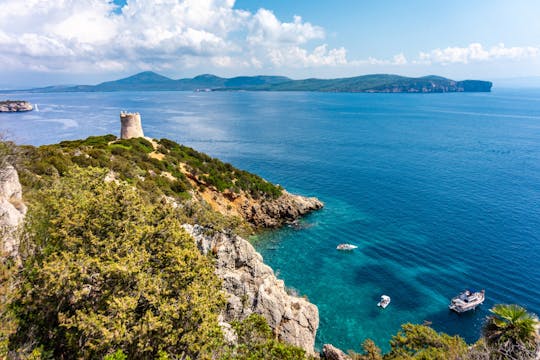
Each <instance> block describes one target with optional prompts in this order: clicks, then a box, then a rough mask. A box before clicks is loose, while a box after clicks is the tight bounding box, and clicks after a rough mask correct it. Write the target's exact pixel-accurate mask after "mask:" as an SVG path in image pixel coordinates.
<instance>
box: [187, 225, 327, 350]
mask: <svg viewBox="0 0 540 360" xmlns="http://www.w3.org/2000/svg"><path fill="white" fill-rule="evenodd" d="M184 229H185V230H186V231H187V232H188V233H189V234H190V235H191V236H192V237H193V238H194V239H195V241H196V242H197V246H198V248H199V250H200V251H201V252H202V253H204V254H208V253H211V254H213V255H214V256H215V258H216V274H217V275H218V276H219V277H220V278H221V279H222V280H223V290H224V291H225V292H226V293H227V294H228V301H227V307H226V309H225V311H224V313H223V314H222V316H223V319H224V321H226V322H230V321H233V320H242V319H244V318H246V317H248V316H249V315H250V314H252V313H257V314H260V315H262V316H263V317H264V318H265V319H266V321H267V322H268V325H270V327H271V328H272V330H273V331H274V333H275V334H276V335H277V337H278V338H279V339H280V340H282V341H284V342H287V343H289V344H293V345H296V346H299V347H301V348H303V349H304V350H306V351H307V352H308V353H309V354H314V345H315V335H316V333H317V328H318V327H319V310H318V309H317V306H315V305H314V304H312V303H310V302H309V301H307V300H306V299H304V298H301V297H297V296H292V295H289V294H288V293H287V290H286V288H285V284H284V282H283V280H279V279H277V278H276V276H275V275H274V271H273V270H272V269H271V268H270V267H269V266H268V265H266V264H265V263H264V262H263V259H262V256H261V255H260V254H259V253H258V252H257V251H256V250H255V248H254V247H253V246H252V245H251V244H250V243H249V242H248V241H247V240H245V239H243V238H241V237H239V236H235V235H229V234H225V233H221V232H220V233H215V234H206V233H205V231H204V229H203V228H202V227H201V226H198V225H195V226H192V225H184Z"/></svg>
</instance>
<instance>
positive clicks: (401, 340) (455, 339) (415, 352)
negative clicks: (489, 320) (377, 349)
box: [385, 324, 467, 360]
mask: <svg viewBox="0 0 540 360" xmlns="http://www.w3.org/2000/svg"><path fill="white" fill-rule="evenodd" d="M390 346H391V351H390V353H388V354H387V355H386V356H385V358H386V359H440V360H457V359H462V358H463V356H464V355H465V354H466V353H467V344H466V343H465V341H464V340H463V339H462V338H461V337H459V336H450V335H448V334H445V333H438V332H436V331H435V330H433V329H432V328H430V327H429V326H424V325H413V324H404V325H402V326H401V331H399V332H398V333H397V334H396V335H394V336H393V337H392V339H391V340H390Z"/></svg>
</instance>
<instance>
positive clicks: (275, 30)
mask: <svg viewBox="0 0 540 360" xmlns="http://www.w3.org/2000/svg"><path fill="white" fill-rule="evenodd" d="M322 38H324V30H323V29H322V28H321V27H319V26H313V25H311V24H310V23H304V22H302V18H301V17H300V16H295V17H294V20H293V22H292V23H282V22H280V21H279V20H278V19H277V18H276V16H275V15H274V13H272V12H271V11H269V10H266V9H259V10H258V11H257V13H256V14H255V15H254V16H253V18H252V20H251V23H250V34H249V36H248V38H247V40H248V42H249V43H250V44H251V45H282V44H304V43H306V42H308V41H309V40H313V39H322Z"/></svg>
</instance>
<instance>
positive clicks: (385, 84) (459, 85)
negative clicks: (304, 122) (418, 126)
mask: <svg viewBox="0 0 540 360" xmlns="http://www.w3.org/2000/svg"><path fill="white" fill-rule="evenodd" d="M492 85H493V84H492V83H491V82H490V81H481V80H463V81H455V80H451V79H447V78H444V77H441V76H434V75H430V76H424V77H418V78H412V77H405V76H399V75H389V74H374V75H363V76H356V77H349V78H339V79H315V78H312V79H304V80H293V79H290V78H288V77H285V76H261V75H259V76H238V77H233V78H222V77H219V76H216V75H211V74H204V75H198V76H196V77H194V78H186V79H178V80H173V79H170V78H168V77H166V76H163V75H160V74H157V73H155V72H152V71H145V72H141V73H138V74H135V75H133V76H130V77H127V78H123V79H119V80H114V81H107V82H103V83H101V84H98V85H76V86H49V87H44V88H37V89H30V90H26V91H30V92H103V91H241V90H242V91H320V92H367V93H443V92H489V91H491V87H492Z"/></svg>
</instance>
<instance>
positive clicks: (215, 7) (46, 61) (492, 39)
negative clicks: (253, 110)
mask: <svg viewBox="0 0 540 360" xmlns="http://www.w3.org/2000/svg"><path fill="white" fill-rule="evenodd" d="M0 5H2V9H3V11H2V13H0V63H1V64H2V65H3V66H2V67H0V87H1V88H18V87H24V86H41V85H47V84H66V83H69V84H75V83H88V84H93V83H98V82H101V81H104V80H109V79H114V78H119V77H123V76H127V75H131V74H134V73H136V72H139V71H145V70H153V71H156V72H159V73H161V74H164V75H167V76H170V77H172V78H182V77H191V76H194V75H197V74H200V73H214V74H217V75H220V76H235V75H255V74H275V75H278V74H279V75H286V76H290V77H292V78H306V77H321V78H328V77H345V76H356V75H362V74H368V73H396V74H401V75H408V76H422V75H427V74H437V75H442V76H447V77H451V78H454V79H458V80H459V79H465V78H481V79H499V78H515V77H531V76H532V77H534V76H536V77H538V76H540V21H539V20H538V19H540V1H538V0H515V1H502V0H491V1H487V0H476V1H463V0H454V1H439V0H431V1H426V0H416V1H412V0H411V1H396V0H378V1H360V0H356V1H353V0H333V1H306V0H295V1H290V0H289V1H286V0H273V1H269V0H237V1H234V0H160V1H155V0H114V2H111V1H109V0H64V1H61V2H60V1H50V0H32V1H30V2H28V1H26V2H23V1H20V0H0Z"/></svg>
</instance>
